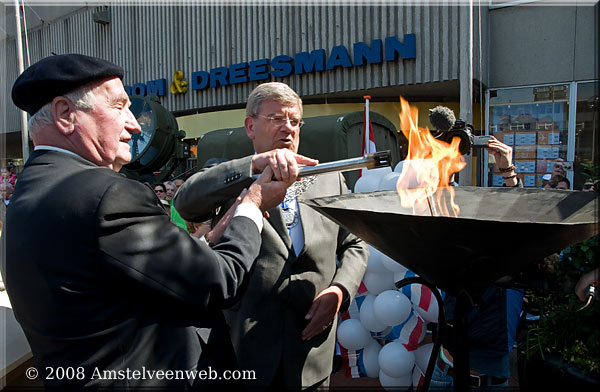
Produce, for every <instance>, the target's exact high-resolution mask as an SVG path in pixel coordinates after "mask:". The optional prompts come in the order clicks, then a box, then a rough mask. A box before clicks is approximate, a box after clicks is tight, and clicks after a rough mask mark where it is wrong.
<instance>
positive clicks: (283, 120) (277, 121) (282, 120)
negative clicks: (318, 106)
mask: <svg viewBox="0 0 600 392" xmlns="http://www.w3.org/2000/svg"><path fill="white" fill-rule="evenodd" d="M253 117H262V118H264V119H265V120H269V121H270V122H271V124H273V125H275V126H277V127H280V126H282V125H285V124H287V122H288V121H289V122H290V125H291V126H292V127H294V128H302V126H303V125H304V121H302V120H298V119H297V118H289V117H284V116H261V115H260V114H256V115H254V116H253Z"/></svg>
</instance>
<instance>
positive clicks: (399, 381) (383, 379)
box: [379, 370, 412, 391]
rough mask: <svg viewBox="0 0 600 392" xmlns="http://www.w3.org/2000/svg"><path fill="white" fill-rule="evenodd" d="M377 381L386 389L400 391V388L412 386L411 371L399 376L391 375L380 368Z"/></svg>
mask: <svg viewBox="0 0 600 392" xmlns="http://www.w3.org/2000/svg"><path fill="white" fill-rule="evenodd" d="M379 383H380V384H381V386H382V387H383V389H385V390H386V391H401V390H402V389H400V388H404V389H405V390H408V388H410V387H411V386H412V373H407V374H405V375H404V376H401V377H391V376H388V375H387V374H385V372H384V371H383V370H380V371H379Z"/></svg>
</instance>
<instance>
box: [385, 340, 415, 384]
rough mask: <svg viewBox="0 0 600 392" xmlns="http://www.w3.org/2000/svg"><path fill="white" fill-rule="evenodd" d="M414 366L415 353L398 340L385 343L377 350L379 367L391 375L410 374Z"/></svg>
mask: <svg viewBox="0 0 600 392" xmlns="http://www.w3.org/2000/svg"><path fill="white" fill-rule="evenodd" d="M413 366H415V355H414V354H413V353H412V352H410V351H408V350H407V349H406V347H404V345H403V344H402V343H400V342H395V341H394V342H391V343H388V344H386V345H385V346H383V347H382V348H381V351H379V368H380V369H381V370H383V372H384V373H385V374H387V375H388V376H392V377H402V376H404V375H406V374H410V372H411V371H412V368H413Z"/></svg>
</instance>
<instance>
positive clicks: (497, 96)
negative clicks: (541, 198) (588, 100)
mask: <svg viewBox="0 0 600 392" xmlns="http://www.w3.org/2000/svg"><path fill="white" fill-rule="evenodd" d="M568 100H569V85H567V84H560V85H553V86H537V87H520V88H509V89H499V90H491V91H490V102H489V105H490V125H489V127H490V129H489V134H490V135H494V136H495V137H496V138H497V139H498V140H500V141H501V142H503V143H505V144H507V145H509V146H511V147H513V162H514V164H515V166H517V169H516V171H517V174H518V176H519V177H520V178H521V181H522V182H523V184H524V186H525V187H540V186H541V185H542V180H543V176H544V175H545V174H548V173H551V172H552V166H553V165H554V162H555V161H556V159H558V158H561V159H563V160H567V140H568V114H569V106H568ZM487 176H488V184H489V185H491V186H502V184H503V183H504V180H503V178H502V173H500V172H499V170H498V167H497V166H496V165H495V162H494V158H493V156H492V155H489V160H488V165H487Z"/></svg>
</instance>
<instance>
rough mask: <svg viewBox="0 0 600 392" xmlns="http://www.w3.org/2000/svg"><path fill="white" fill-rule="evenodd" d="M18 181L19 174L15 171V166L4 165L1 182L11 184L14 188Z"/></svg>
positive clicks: (0, 174)
mask: <svg viewBox="0 0 600 392" xmlns="http://www.w3.org/2000/svg"><path fill="white" fill-rule="evenodd" d="M16 181H17V175H16V174H15V173H14V167H13V166H12V165H11V166H4V167H2V169H0V183H1V184H7V183H8V184H10V185H11V186H12V187H13V188H14V186H15V183H16Z"/></svg>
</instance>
